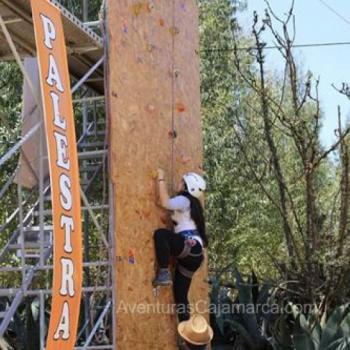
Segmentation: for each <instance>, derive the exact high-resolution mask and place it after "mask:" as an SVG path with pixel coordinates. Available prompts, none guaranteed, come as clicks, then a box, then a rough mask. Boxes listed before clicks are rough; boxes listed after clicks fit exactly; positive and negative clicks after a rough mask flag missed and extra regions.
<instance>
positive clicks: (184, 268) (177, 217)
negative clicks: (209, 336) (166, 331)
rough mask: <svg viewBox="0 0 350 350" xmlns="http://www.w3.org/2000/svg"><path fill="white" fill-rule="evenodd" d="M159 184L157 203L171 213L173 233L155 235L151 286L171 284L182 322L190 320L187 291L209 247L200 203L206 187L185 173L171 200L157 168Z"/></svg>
mask: <svg viewBox="0 0 350 350" xmlns="http://www.w3.org/2000/svg"><path fill="white" fill-rule="evenodd" d="M158 184H159V185H158V187H159V201H160V203H159V204H160V205H161V206H162V207H163V208H165V209H168V210H171V211H172V215H171V218H172V221H173V223H174V231H170V230H167V229H158V230H156V231H155V233H154V241H155V249H156V256H157V261H158V267H159V271H158V274H157V276H156V278H155V279H154V280H153V285H155V286H165V285H170V284H172V283H173V291H174V299H175V303H176V310H177V315H178V319H179V321H180V322H182V321H186V320H188V319H189V318H190V310H189V302H188V291H189V289H190V286H191V281H192V277H193V275H194V273H195V272H196V271H197V270H198V269H199V267H200V266H201V264H202V261H203V259H204V257H203V249H204V248H206V247H207V245H208V239H207V236H206V233H205V221H204V215H203V207H202V205H201V202H200V198H201V197H202V196H203V192H204V191H205V187H206V184H205V181H204V179H203V178H202V177H201V176H199V175H198V174H196V173H187V174H185V175H184V176H183V177H182V179H181V182H180V184H179V188H178V193H177V195H176V196H175V197H173V198H170V197H169V194H168V191H167V186H166V182H165V178H164V171H163V170H162V169H158ZM170 256H175V257H176V267H175V275H174V280H173V281H172V278H171V273H170V270H169V260H170Z"/></svg>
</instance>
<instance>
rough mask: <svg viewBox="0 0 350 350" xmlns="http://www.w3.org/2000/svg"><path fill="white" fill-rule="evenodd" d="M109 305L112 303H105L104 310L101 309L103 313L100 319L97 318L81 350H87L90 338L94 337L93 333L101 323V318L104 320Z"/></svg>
mask: <svg viewBox="0 0 350 350" xmlns="http://www.w3.org/2000/svg"><path fill="white" fill-rule="evenodd" d="M111 304H112V302H111V301H109V302H108V303H107V305H106V306H105V308H104V309H103V311H102V313H101V315H100V317H99V318H98V320H97V322H96V323H95V326H94V328H93V329H92V331H91V333H90V336H89V338H88V339H87V340H86V343H85V344H84V346H83V348H82V349H83V350H84V349H87V348H88V346H89V345H90V342H91V340H92V338H93V337H94V335H95V333H96V331H97V329H98V327H99V326H100V324H101V322H102V321H103V318H104V317H105V315H106V314H107V312H108V309H109V307H110V306H111Z"/></svg>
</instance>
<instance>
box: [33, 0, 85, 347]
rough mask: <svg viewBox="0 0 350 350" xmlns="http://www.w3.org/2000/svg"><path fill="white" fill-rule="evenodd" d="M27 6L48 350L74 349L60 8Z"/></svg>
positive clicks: (76, 209) (72, 197)
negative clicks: (47, 258)
mask: <svg viewBox="0 0 350 350" xmlns="http://www.w3.org/2000/svg"><path fill="white" fill-rule="evenodd" d="M31 6H32V15H33V23H34V31H35V41H36V48H37V53H38V61H39V71H40V83H41V90H42V100H43V109H44V119H45V130H46V139H47V145H48V155H49V164H50V180H51V197H52V211H53V216H52V217H53V233H54V270H53V287H52V306H51V316H50V326H49V331H48V337H47V342H46V350H72V349H73V348H74V345H75V341H76V336H77V328H78V321H79V310H80V300H81V290H82V235H81V212H80V189H79V187H80V185H79V168H78V157H77V147H76V141H75V140H76V138H75V128H74V119H73V104H72V96H71V89H70V79H69V72H68V63H67V52H66V46H65V41H64V33H63V26H62V21H61V13H60V10H59V9H58V8H57V7H56V6H54V5H53V4H51V3H50V2H49V1H48V0H31ZM67 218H68V219H69V222H68V221H67Z"/></svg>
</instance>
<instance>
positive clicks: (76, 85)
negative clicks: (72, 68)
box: [72, 56, 105, 94]
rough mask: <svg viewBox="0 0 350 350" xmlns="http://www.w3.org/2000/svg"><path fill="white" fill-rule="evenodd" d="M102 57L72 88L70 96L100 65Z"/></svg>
mask: <svg viewBox="0 0 350 350" xmlns="http://www.w3.org/2000/svg"><path fill="white" fill-rule="evenodd" d="M104 58H105V57H104V56H102V57H101V58H100V59H99V60H98V61H97V62H96V63H95V64H94V65H93V66H92V67H91V68H90V69H89V70H88V71H87V73H86V74H85V75H84V76H83V77H82V78H81V79H80V80H79V81H78V82H77V83H76V84H75V85H74V86H73V88H72V94H74V92H76V91H77V90H78V89H79V88H80V86H81V85H83V84H84V83H85V81H86V80H87V79H88V78H89V77H90V75H91V74H92V73H93V72H94V71H95V70H96V69H97V68H98V67H99V66H100V65H101V64H102V62H103V60H104Z"/></svg>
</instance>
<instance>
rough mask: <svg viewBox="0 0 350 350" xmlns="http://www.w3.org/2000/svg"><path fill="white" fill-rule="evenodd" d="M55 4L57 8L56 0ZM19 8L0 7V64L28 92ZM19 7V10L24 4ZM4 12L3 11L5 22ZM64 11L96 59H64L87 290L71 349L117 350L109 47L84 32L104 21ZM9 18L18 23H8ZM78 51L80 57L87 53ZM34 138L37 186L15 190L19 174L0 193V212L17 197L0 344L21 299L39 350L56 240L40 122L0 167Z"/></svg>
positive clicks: (6, 232) (6, 242)
mask: <svg viewBox="0 0 350 350" xmlns="http://www.w3.org/2000/svg"><path fill="white" fill-rule="evenodd" d="M22 2H23V1H22ZM52 2H54V3H56V2H55V1H54V0H52ZM26 3H27V1H25V4H26ZM16 4H17V2H16V1H11V2H10V1H7V0H0V25H1V31H0V34H1V36H4V37H5V38H6V42H7V43H8V46H9V48H10V50H9V51H6V55H4V56H2V57H0V60H1V59H3V60H9V59H14V60H16V61H17V64H18V65H19V66H20V67H21V69H22V72H23V74H24V79H26V80H27V81H28V82H29V86H32V84H31V83H30V79H29V77H28V76H26V74H25V71H24V69H23V65H22V62H21V59H22V57H23V55H24V54H25V55H27V54H28V50H29V49H28V50H23V47H26V48H29V47H31V48H32V46H33V45H32V42H30V43H26V42H25V37H23V38H22V39H21V38H19V34H18V33H17V32H16V30H17V29H16V27H15V26H16V24H17V23H19V24H20V23H21V21H22V22H23V21H25V22H26V23H27V24H28V23H29V22H30V14H28V13H25V9H27V8H28V7H26V5H25V6H21V7H18V8H16ZM19 4H20V5H23V3H22V4H21V2H20V3H19ZM57 5H59V4H57ZM59 6H61V5H59ZM82 6H83V7H82V8H83V11H82V15H83V21H84V22H87V21H88V20H89V18H88V8H87V6H88V1H86V0H84V1H82ZM4 9H6V11H5V10H4ZM2 10H3V11H4V12H6V16H7V17H6V18H5V17H4V16H3V13H2ZM61 10H62V12H64V16H65V20H66V21H69V24H66V25H67V26H75V27H76V28H75V29H76V32H75V35H76V36H77V38H78V36H79V31H80V32H81V33H82V34H81V35H82V37H81V38H82V42H81V46H84V38H87V37H88V43H87V44H88V45H87V46H89V48H90V50H91V52H94V53H95V54H94V55H90V56H88V57H87V56H83V54H82V53H80V56H79V54H77V51H74V50H69V48H68V55H71V56H74V57H69V60H68V61H69V66H70V69H72V70H73V74H74V75H73V77H72V81H75V83H74V85H73V87H72V93H74V94H75V95H74V107H75V120H76V131H77V139H78V140H77V147H78V158H79V170H80V185H81V199H82V211H83V215H82V218H83V225H82V227H83V241H84V252H83V257H84V264H83V269H84V275H83V276H84V282H83V283H84V286H83V297H82V306H81V322H80V325H79V332H78V337H77V343H76V349H114V348H115V343H114V342H115V336H114V330H115V325H114V318H115V315H114V310H113V308H114V296H113V294H114V293H113V288H112V287H113V281H114V277H113V256H114V246H113V232H112V228H111V225H110V222H111V221H112V220H111V213H113V208H111V205H110V203H112V201H111V199H110V196H109V191H110V185H109V179H108V118H106V106H105V97H104V92H103V91H104V89H103V87H104V86H105V82H104V74H103V72H104V69H103V67H104V66H105V65H106V61H107V59H106V57H107V55H106V53H105V52H104V50H106V46H105V47H104V50H101V43H103V42H104V40H105V39H104V38H101V37H98V35H97V34H94V35H91V33H90V32H91V30H90V29H89V27H88V25H90V26H96V25H98V26H99V27H100V29H101V32H102V33H103V31H104V30H103V26H104V23H103V20H98V21H92V22H88V23H87V25H85V24H84V23H83V22H81V21H79V20H78V19H77V18H76V17H74V16H73V15H72V14H69V13H68V11H67V10H65V9H63V8H62V7H61ZM103 10H104V9H102V11H103ZM9 11H12V12H13V13H14V14H15V16H13V17H11V18H10V17H9V16H8V12H9ZM100 17H101V18H103V16H100ZM15 19H16V20H15ZM10 20H11V21H10ZM67 23H68V22H67ZM91 23H92V24H91ZM1 40H2V39H1ZM19 43H20V44H19ZM18 45H20V49H18ZM94 45H95V49H94ZM1 46H3V43H2V44H1ZM87 46H86V47H87ZM31 50H32V49H31ZM81 52H83V53H84V54H85V53H86V52H88V51H85V52H84V51H81ZM96 52H100V56H99V57H98V56H96ZM31 53H32V52H31ZM0 56H1V55H0ZM79 60H81V62H84V65H85V69H82V67H83V65H82V64H78V63H77V62H79ZM101 82H102V85H101ZM32 94H33V96H34V97H35V98H36V99H37V101H39V99H38V96H39V93H38V92H37V91H32ZM38 131H39V140H38V142H39V150H40V151H39V154H38V158H39V175H38V184H37V185H36V186H35V187H34V188H33V189H31V190H28V189H26V188H24V187H23V186H22V184H21V181H18V180H17V183H15V179H16V174H17V170H16V171H15V172H14V173H13V175H12V176H10V177H9V179H8V180H7V181H6V183H5V184H4V185H3V188H2V189H0V206H1V201H2V200H3V199H4V198H6V196H7V193H8V191H10V190H11V189H12V190H13V188H14V187H16V193H17V194H16V196H17V207H16V209H15V210H14V211H13V212H12V213H9V215H7V218H6V220H5V221H4V222H0V237H1V240H0V241H1V242H3V243H1V245H0V276H1V277H2V278H3V279H4V280H8V281H12V282H13V284H12V285H11V286H6V288H1V289H0V337H3V336H4V335H6V332H7V331H8V329H9V327H11V324H12V323H13V322H14V319H15V317H16V314H17V313H18V310H19V308H20V306H21V305H22V303H23V302H24V300H25V299H26V298H31V300H35V301H36V302H37V305H38V314H39V324H40V349H45V339H46V333H47V326H48V325H47V315H48V312H49V310H50V298H49V297H50V294H51V280H52V244H53V234H52V211H51V194H50V181H49V178H48V177H45V174H44V162H45V161H46V160H47V159H46V157H47V156H46V153H45V149H44V147H45V142H44V138H45V134H44V133H45V130H44V126H43V123H42V122H40V123H38V124H36V125H35V126H34V127H32V128H31V129H30V130H29V132H28V133H27V134H26V135H24V136H22V137H21V138H20V139H19V140H18V142H17V143H16V144H15V145H13V146H12V147H11V148H10V149H8V150H7V152H6V153H5V154H2V155H0V171H1V168H2V167H3V165H5V164H6V163H7V162H8V161H10V160H11V159H13V157H17V156H18V154H19V153H20V152H21V149H22V147H23V146H24V145H25V144H26V142H28V141H29V140H30V139H31V138H32V137H33V135H38ZM17 169H18V168H17ZM33 350H34V349H33Z"/></svg>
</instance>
